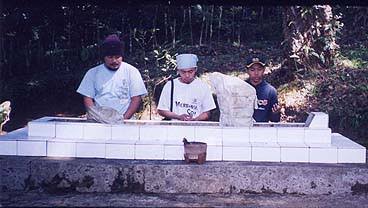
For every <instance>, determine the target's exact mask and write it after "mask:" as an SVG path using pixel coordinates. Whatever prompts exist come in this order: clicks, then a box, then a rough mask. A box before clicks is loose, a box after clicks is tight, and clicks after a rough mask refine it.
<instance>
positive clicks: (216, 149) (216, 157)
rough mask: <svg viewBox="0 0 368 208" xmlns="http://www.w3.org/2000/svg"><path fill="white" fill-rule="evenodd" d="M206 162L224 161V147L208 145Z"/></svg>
mask: <svg viewBox="0 0 368 208" xmlns="http://www.w3.org/2000/svg"><path fill="white" fill-rule="evenodd" d="M206 160H211V161H220V160H222V146H218V145H207V156H206Z"/></svg>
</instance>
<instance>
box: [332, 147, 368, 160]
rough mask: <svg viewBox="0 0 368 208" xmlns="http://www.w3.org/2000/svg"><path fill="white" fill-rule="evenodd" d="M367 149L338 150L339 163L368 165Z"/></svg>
mask: <svg viewBox="0 0 368 208" xmlns="http://www.w3.org/2000/svg"><path fill="white" fill-rule="evenodd" d="M366 152H367V150H366V149H344V148H341V149H337V162H338V163H366V157H367V156H366Z"/></svg>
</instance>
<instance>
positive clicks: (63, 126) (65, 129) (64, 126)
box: [56, 122, 83, 139]
mask: <svg viewBox="0 0 368 208" xmlns="http://www.w3.org/2000/svg"><path fill="white" fill-rule="evenodd" d="M56 137H57V138H69V139H72V138H73V139H74V138H83V125H82V124H79V123H65V122H57V123H56Z"/></svg>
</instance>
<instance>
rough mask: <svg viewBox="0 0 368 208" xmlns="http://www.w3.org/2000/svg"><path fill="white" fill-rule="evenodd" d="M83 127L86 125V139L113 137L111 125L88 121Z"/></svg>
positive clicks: (84, 134) (84, 136)
mask: <svg viewBox="0 0 368 208" xmlns="http://www.w3.org/2000/svg"><path fill="white" fill-rule="evenodd" d="M83 127H84V129H83V138H84V139H98V140H110V139H111V125H108V124H93V123H89V124H88V123H87V124H84V125H83Z"/></svg>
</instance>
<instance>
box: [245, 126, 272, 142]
mask: <svg viewBox="0 0 368 208" xmlns="http://www.w3.org/2000/svg"><path fill="white" fill-rule="evenodd" d="M249 141H250V142H277V129H276V128H275V127H251V128H250V134H249Z"/></svg>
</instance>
